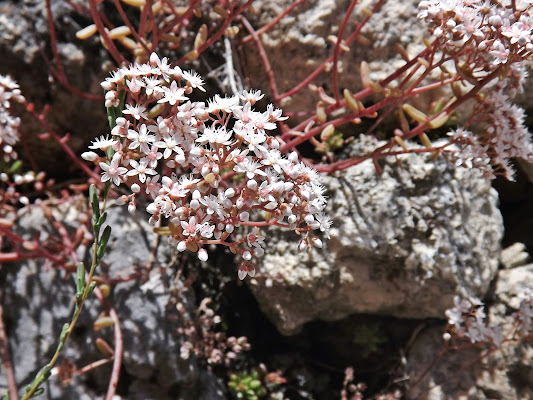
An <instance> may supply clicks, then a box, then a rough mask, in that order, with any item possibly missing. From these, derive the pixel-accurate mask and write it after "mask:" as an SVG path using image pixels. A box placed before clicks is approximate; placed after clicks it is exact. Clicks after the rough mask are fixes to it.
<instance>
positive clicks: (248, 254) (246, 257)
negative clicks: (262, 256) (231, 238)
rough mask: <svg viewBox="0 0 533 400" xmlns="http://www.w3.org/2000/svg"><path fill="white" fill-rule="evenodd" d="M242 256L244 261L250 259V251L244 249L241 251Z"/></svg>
mask: <svg viewBox="0 0 533 400" xmlns="http://www.w3.org/2000/svg"><path fill="white" fill-rule="evenodd" d="M242 258H244V259H245V260H246V261H248V260H251V259H252V253H250V252H249V251H248V250H246V251H245V252H244V253H242Z"/></svg>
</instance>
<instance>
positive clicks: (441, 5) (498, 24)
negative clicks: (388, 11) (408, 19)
mask: <svg viewBox="0 0 533 400" xmlns="http://www.w3.org/2000/svg"><path fill="white" fill-rule="evenodd" d="M532 3H533V1H530V0H517V1H515V0H496V1H490V2H489V1H485V0H469V1H463V0H444V1H443V0H424V1H421V2H420V3H419V5H418V8H419V13H418V17H419V18H421V19H426V20H428V21H429V22H430V23H431V26H432V27H431V33H432V34H433V35H434V36H436V37H437V38H439V39H440V40H441V41H442V44H443V45H444V46H445V47H446V48H447V50H448V51H449V52H454V51H458V52H462V51H463V50H464V49H465V48H466V47H470V48H471V49H472V50H473V49H475V51H473V54H475V55H476V57H473V58H472V59H471V60H470V62H475V63H477V65H476V67H477V68H485V70H491V69H493V68H494V67H495V66H498V65H500V64H506V63H509V64H510V63H512V62H514V61H515V60H516V59H523V57H524V52H530V51H532V50H533V44H532V42H531V40H532V37H531V28H532V24H533V18H532V15H531V4H532Z"/></svg>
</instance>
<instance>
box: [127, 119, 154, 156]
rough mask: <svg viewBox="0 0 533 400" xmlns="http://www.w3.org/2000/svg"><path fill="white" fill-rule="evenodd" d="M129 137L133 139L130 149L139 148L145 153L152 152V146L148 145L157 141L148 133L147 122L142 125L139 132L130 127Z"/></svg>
mask: <svg viewBox="0 0 533 400" xmlns="http://www.w3.org/2000/svg"><path fill="white" fill-rule="evenodd" d="M128 139H130V140H131V141H132V142H131V144H130V145H129V147H128V148H129V149H136V148H139V149H140V150H141V151H142V152H143V153H144V154H147V153H149V152H150V147H148V145H149V144H150V143H153V142H154V141H155V137H154V136H152V135H150V134H149V133H148V130H147V129H146V125H145V124H142V125H141V127H140V128H139V132H137V131H135V130H133V129H129V130H128Z"/></svg>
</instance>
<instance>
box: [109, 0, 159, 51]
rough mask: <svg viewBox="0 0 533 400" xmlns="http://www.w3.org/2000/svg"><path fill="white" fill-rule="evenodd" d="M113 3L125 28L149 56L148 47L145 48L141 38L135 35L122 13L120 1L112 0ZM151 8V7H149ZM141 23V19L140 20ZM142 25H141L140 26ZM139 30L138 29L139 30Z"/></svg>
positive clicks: (133, 29)
mask: <svg viewBox="0 0 533 400" xmlns="http://www.w3.org/2000/svg"><path fill="white" fill-rule="evenodd" d="M113 3H115V8H116V9H117V11H118V13H119V15H120V18H122V21H123V22H124V23H125V24H126V26H127V27H128V28H129V29H130V32H131V35H132V36H133V37H134V38H135V40H137V43H139V44H140V45H141V46H142V47H143V49H144V50H145V51H146V53H147V54H148V55H150V53H151V52H152V51H151V50H150V49H149V48H148V46H146V43H145V41H144V39H143V38H141V37H140V36H139V34H138V33H137V31H136V30H135V28H134V27H133V25H132V23H131V22H130V20H129V19H128V16H127V15H126V13H125V12H124V9H123V8H122V6H121V5H120V1H119V0H113ZM145 7H146V4H145ZM150 8H151V6H150ZM141 21H142V19H141ZM154 24H155V21H154ZM141 25H142V24H141ZM139 30H140V29H139Z"/></svg>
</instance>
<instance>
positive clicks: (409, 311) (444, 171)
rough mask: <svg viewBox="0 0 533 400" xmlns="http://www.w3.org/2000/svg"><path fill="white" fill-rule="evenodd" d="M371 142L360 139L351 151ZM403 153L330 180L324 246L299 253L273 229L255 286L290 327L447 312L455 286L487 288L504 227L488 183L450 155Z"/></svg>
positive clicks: (265, 305) (280, 323)
mask: <svg viewBox="0 0 533 400" xmlns="http://www.w3.org/2000/svg"><path fill="white" fill-rule="evenodd" d="M373 145H375V144H372V143H371V140H370V139H363V138H362V139H361V143H360V144H359V145H358V146H361V147H358V148H354V149H353V152H354V153H355V154H365V153H366V152H368V151H369V149H371V148H373ZM401 161H402V165H403V168H399V167H398V166H397V165H396V164H395V162H394V159H390V160H386V162H384V163H383V174H382V175H378V174H377V173H376V171H375V169H374V166H373V164H372V163H371V162H370V161H365V162H363V163H361V164H359V165H357V166H353V167H351V168H349V169H347V170H345V171H343V172H340V173H338V175H337V176H336V177H325V178H324V183H325V185H326V186H327V188H328V194H329V201H328V206H327V213H328V215H329V216H330V217H331V218H332V220H333V226H332V230H331V239H330V240H329V241H325V247H324V248H323V249H320V250H312V251H311V252H309V253H299V252H298V251H297V249H296V247H297V239H296V238H294V237H293V236H294V235H292V236H289V235H288V234H284V233H281V232H279V231H278V232H274V233H272V234H270V233H269V240H268V244H267V248H266V254H265V255H264V257H262V258H261V259H260V260H258V265H257V267H258V268H257V270H258V272H259V273H258V275H257V277H256V279H255V281H253V282H252V285H251V288H252V290H253V292H254V294H255V296H256V298H257V300H258V301H259V304H260V307H261V308H262V310H263V311H264V312H265V313H266V314H267V315H268V316H269V318H270V319H271V320H272V321H273V322H274V323H275V324H276V326H277V327H278V329H279V330H280V331H281V332H282V333H284V334H292V333H295V332H297V331H298V330H299V329H300V328H301V326H302V325H303V324H304V323H306V322H308V321H311V320H314V319H324V320H335V319H340V318H342V317H344V316H346V315H349V314H352V313H376V314H382V315H388V316H394V317H405V318H427V317H437V318H442V317H443V312H444V311H445V310H446V309H447V308H449V307H450V306H451V305H452V303H453V296H454V295H455V294H462V295H467V296H474V297H478V298H481V297H483V295H484V294H485V293H486V291H487V289H488V288H489V284H490V282H491V281H492V279H493V278H494V276H495V274H496V269H497V265H498V254H499V250H500V240H501V238H502V235H503V225H502V218H501V215H500V213H499V210H498V208H497V202H498V199H497V194H496V192H495V191H494V190H493V189H491V186H490V182H487V181H486V180H484V179H483V178H482V177H481V176H480V175H479V174H478V172H477V171H475V170H467V169H463V168H455V167H454V166H453V165H451V164H449V163H448V162H446V161H445V160H443V159H439V160H437V161H436V162H430V161H429V160H428V157H427V156H423V155H409V156H402V157H401Z"/></svg>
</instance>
